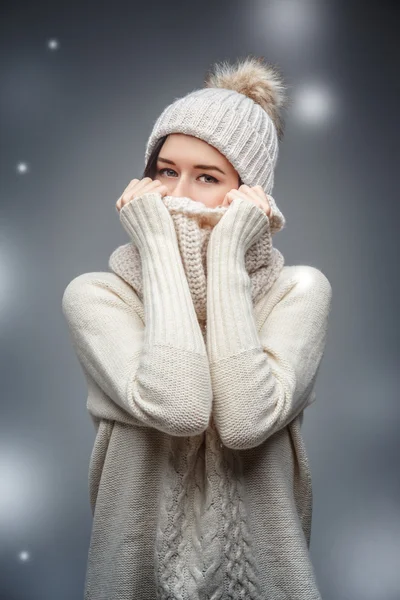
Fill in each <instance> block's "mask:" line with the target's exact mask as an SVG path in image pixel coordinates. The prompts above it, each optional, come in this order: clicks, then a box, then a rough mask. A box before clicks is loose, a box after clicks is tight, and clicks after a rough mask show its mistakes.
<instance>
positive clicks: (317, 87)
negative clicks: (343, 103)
mask: <svg viewBox="0 0 400 600" xmlns="http://www.w3.org/2000/svg"><path fill="white" fill-rule="evenodd" d="M292 100H293V104H292V107H291V112H292V114H293V116H294V117H295V118H296V119H297V120H298V121H299V122H301V123H306V124H310V125H320V124H322V123H326V122H328V121H331V120H332V117H333V116H335V115H336V114H337V112H338V102H337V97H336V96H335V95H334V94H333V92H332V90H331V89H330V88H328V86H326V85H323V84H321V83H313V84H303V85H302V86H299V87H298V88H297V89H296V90H294V92H293V94H292Z"/></svg>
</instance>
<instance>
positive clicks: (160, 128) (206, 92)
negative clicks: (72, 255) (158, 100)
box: [145, 56, 288, 232]
mask: <svg viewBox="0 0 400 600" xmlns="http://www.w3.org/2000/svg"><path fill="white" fill-rule="evenodd" d="M205 85H206V87H205V88H203V89H199V90H194V91H192V92H190V93H189V94H187V95H186V96H184V97H182V98H177V99H175V101H174V102H173V103H172V104H170V105H169V106H167V107H166V108H165V109H164V110H163V112H162V113H161V115H160V116H159V117H158V119H157V121H156V122H155V124H154V127H153V130H152V132H151V134H150V136H149V139H148V141H147V145H146V152H145V165H147V162H148V159H149V157H150V154H151V152H152V150H153V148H154V146H155V144H156V143H157V141H158V140H159V139H160V138H161V137H163V136H165V135H168V134H170V133H184V134H187V135H192V136H195V137H197V138H200V139H202V140H204V141H205V142H207V143H208V144H210V145H211V146H214V147H215V148H216V149H217V150H219V152H221V154H223V155H224V156H225V157H226V158H227V159H228V160H229V162H230V163H231V164H232V166H233V167H234V168H235V169H236V171H237V172H238V174H239V176H240V178H241V180H242V181H243V183H244V184H246V185H248V186H249V187H253V186H256V185H260V186H261V187H262V188H263V190H264V192H265V193H266V194H267V195H269V196H270V194H271V192H272V189H273V185H274V169H275V165H276V162H277V158H278V142H279V141H280V140H281V139H282V137H283V132H284V121H283V118H282V115H281V109H282V108H284V107H285V108H286V106H287V104H288V100H287V97H286V89H285V86H284V84H283V81H282V78H281V76H280V73H279V71H278V68H277V67H276V66H273V65H271V64H269V63H266V62H264V60H263V59H262V58H261V57H259V58H256V57H252V56H248V57H247V58H245V59H244V60H241V59H239V60H238V61H237V64H236V65H229V64H227V63H226V62H222V63H220V64H218V63H217V64H215V65H214V72H213V71H212V70H211V71H209V72H208V74H207V75H206V79H205ZM268 200H269V203H270V206H271V218H270V221H271V227H272V229H273V231H274V232H275V231H279V230H280V229H282V228H283V227H284V225H285V218H284V217H283V215H282V213H281V212H280V210H279V209H278V208H277V206H276V203H275V201H274V199H273V198H272V196H270V198H268Z"/></svg>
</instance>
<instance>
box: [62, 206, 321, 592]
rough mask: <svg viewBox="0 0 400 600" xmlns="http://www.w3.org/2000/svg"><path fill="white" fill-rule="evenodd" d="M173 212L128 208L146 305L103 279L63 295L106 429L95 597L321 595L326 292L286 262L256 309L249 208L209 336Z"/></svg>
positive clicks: (225, 242) (220, 244) (220, 235)
mask: <svg viewBox="0 0 400 600" xmlns="http://www.w3.org/2000/svg"><path fill="white" fill-rule="evenodd" d="M134 202H136V201H134ZM164 208H165V207H164ZM139 209H140V210H139ZM162 210H163V209H161V206H160V205H159V204H158V203H149V202H141V201H140V198H139V200H138V204H137V205H136V206H135V207H134V206H133V202H131V203H129V204H128V205H126V206H125V207H124V208H123V211H124V213H123V214H124V217H123V218H124V219H125V223H126V225H127V228H128V230H129V228H130V227H131V228H132V234H133V233H134V234H135V237H136V239H139V238H140V240H141V242H140V254H141V259H142V269H143V296H144V302H143V304H142V302H141V301H140V300H139V298H138V296H137V294H136V293H135V292H134V290H133V289H132V288H131V287H130V286H129V285H128V284H127V283H126V282H125V281H123V280H122V279H121V278H120V277H119V276H118V275H116V274H115V273H108V272H95V273H85V274H82V275H79V276H78V277H76V278H75V279H73V280H72V281H71V282H70V283H69V284H68V286H67V287H66V289H65V291H64V295H63V299H62V307H63V313H64V315H65V317H66V319H67V322H68V326H69V331H70V334H71V339H72V343H73V346H74V349H75V351H76V354H77V357H78V359H79V362H80V364H81V366H82V369H83V372H84V375H85V378H86V381H87V386H88V397H87V410H88V412H89V414H90V415H91V417H92V419H93V423H94V425H95V427H96V438H95V443H94V447H93V451H92V454H91V458H90V465H89V495H90V503H91V509H92V513H93V527H92V536H91V541H90V548H89V554H88V563H87V573H86V581H85V596H84V597H85V600H128V599H129V600H132V598H135V599H136V598H137V599H139V600H155V599H156V598H157V599H163V600H167V599H169V598H171V599H174V600H175V599H181V600H189V599H190V600H200V599H201V600H217V599H219V600H227V599H236V598H237V599H239V598H244V599H246V600H250V599H251V600H288V599H289V598H290V599H292V600H320V599H321V596H320V593H319V591H318V585H317V582H316V578H315V574H314V570H313V566H312V564H311V561H310V557H309V544H310V535H311V515H312V484H311V475H310V469H309V463H308V459H307V453H306V448H305V445H304V442H303V438H302V434H301V423H302V419H303V411H304V409H305V407H307V406H308V405H309V404H311V403H312V402H313V401H314V400H315V391H314V388H315V382H316V377H317V373H318V370H319V366H320V364H321V359H322V356H323V352H324V348H325V342H326V333H327V324H328V315H329V312H330V307H331V298H332V290H331V285H330V283H329V281H328V279H327V278H326V276H325V275H324V274H323V273H322V272H321V271H320V270H318V269H316V268H314V267H311V266H285V267H284V268H283V269H282V271H281V273H280V275H279V277H278V279H277V280H276V281H275V283H274V284H273V286H272V287H271V289H270V290H269V292H268V293H267V294H266V295H265V296H263V297H262V298H261V300H259V301H258V302H257V304H256V306H255V307H253V305H252V302H251V296H250V291H249V278H248V275H247V273H246V272H245V267H244V260H243V256H244V252H245V251H246V249H247V248H248V247H249V244H251V242H252V236H253V235H254V232H255V231H256V230H257V227H258V221H257V219H261V218H262V216H261V213H262V211H261V210H259V209H257V211H255V212H253V213H251V215H252V219H253V221H252V223H253V227H252V228H250V227H249V226H248V222H249V221H248V218H245V217H248V216H249V215H250V213H247V212H246V211H249V205H248V203H247V205H246V204H245V203H244V202H242V203H240V206H238V207H237V215H239V217H240V216H241V217H242V218H236V219H235V220H234V222H233V221H232V222H231V223H230V222H229V219H225V220H224V225H223V226H221V227H218V228H215V229H214V232H213V234H212V235H211V237H210V242H209V245H208V249H207V270H208V275H207V329H206V330H204V331H202V330H201V328H200V326H199V322H198V320H197V317H196V312H195V310H194V307H193V303H192V298H191V294H190V290H189V287H188V284H187V281H186V278H185V275H184V271H183V266H182V262H181V260H180V255H179V249H178V246H177V243H176V237H175V235H174V230H173V226H172V221H171V220H168V219H166V218H165V214H164V213H163V211H162ZM135 211H136V212H135ZM228 213H229V211H228V212H227V213H226V215H228ZM230 214H231V215H232V219H233V217H234V211H233V210H232V212H231V213H230ZM260 222H261V221H260ZM221 224H222V221H221Z"/></svg>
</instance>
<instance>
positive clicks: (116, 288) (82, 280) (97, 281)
mask: <svg viewBox="0 0 400 600" xmlns="http://www.w3.org/2000/svg"><path fill="white" fill-rule="evenodd" d="M100 292H101V293H102V295H105V296H112V295H114V296H115V295H117V296H119V297H120V298H121V300H123V301H124V302H125V303H126V304H128V305H129V306H131V307H132V308H134V309H135V310H136V311H138V312H139V313H141V312H142V308H143V307H142V302H141V301H140V299H139V297H138V295H137V294H136V292H135V290H134V289H133V288H132V287H131V286H130V285H129V284H128V283H127V282H126V281H124V280H123V279H122V278H121V277H119V275H117V274H116V273H112V272H108V271H94V272H90V273H82V274H81V275H78V276H77V277H74V279H72V280H71V281H70V282H69V283H68V285H67V286H66V288H65V289H64V292H63V296H62V307H63V310H64V312H65V311H68V309H69V308H71V307H74V306H76V305H77V304H78V303H79V304H82V303H84V302H86V301H88V302H91V301H93V300H94V298H99V294H100Z"/></svg>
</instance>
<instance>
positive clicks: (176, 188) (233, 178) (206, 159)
mask: <svg viewBox="0 0 400 600" xmlns="http://www.w3.org/2000/svg"><path fill="white" fill-rule="evenodd" d="M154 179H158V180H159V181H160V182H161V183H162V184H163V185H165V186H166V187H167V188H168V195H169V196H176V197H186V198H190V199H192V200H194V201H196V202H202V203H203V204H204V205H205V206H207V207H209V208H215V207H217V206H220V205H221V204H222V202H223V200H224V197H225V194H227V192H229V191H230V190H232V189H238V188H239V175H238V173H237V171H236V170H235V169H234V168H233V166H232V165H231V163H230V162H229V161H228V160H227V159H226V158H225V156H224V155H223V154H221V153H220V152H219V151H218V150H217V149H216V148H214V147H213V146H211V145H210V144H208V143H207V142H205V141H204V140H200V139H199V138H196V137H194V136H191V135H186V134H184V133H171V134H170V135H169V136H168V137H167V139H166V141H165V142H164V144H163V146H162V148H161V150H160V153H159V155H158V159H157V169H156V173H155V176H154Z"/></svg>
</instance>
